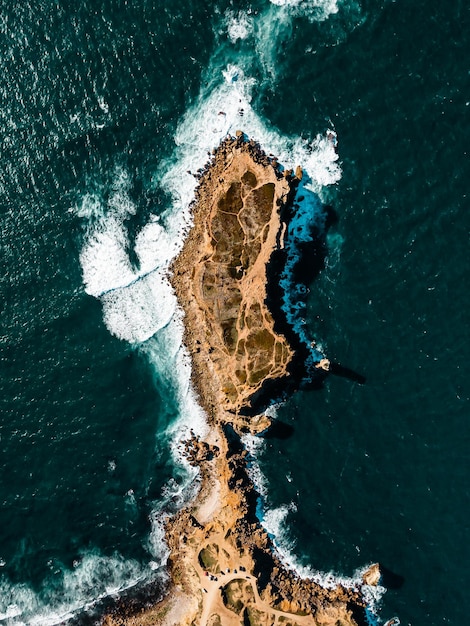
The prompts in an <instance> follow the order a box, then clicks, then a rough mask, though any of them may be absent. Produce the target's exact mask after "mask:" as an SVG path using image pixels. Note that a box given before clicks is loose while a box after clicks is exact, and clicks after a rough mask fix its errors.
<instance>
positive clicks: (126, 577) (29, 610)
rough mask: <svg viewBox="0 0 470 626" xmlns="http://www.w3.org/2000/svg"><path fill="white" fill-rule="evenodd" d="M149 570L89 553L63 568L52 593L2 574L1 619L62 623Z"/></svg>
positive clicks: (9, 622)
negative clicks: (60, 579) (72, 565)
mask: <svg viewBox="0 0 470 626" xmlns="http://www.w3.org/2000/svg"><path fill="white" fill-rule="evenodd" d="M161 567H162V563H160V564H159V568H161ZM150 571H151V570H150V567H148V568H147V567H143V566H141V565H139V564H138V563H137V562H135V561H132V560H129V559H124V558H122V557H121V556H119V555H114V556H112V557H104V556H102V555H99V554H91V553H89V554H85V555H84V556H83V558H82V560H81V561H80V562H79V563H78V564H77V565H76V567H75V568H74V569H73V570H72V571H69V570H64V572H63V575H62V583H61V586H60V587H58V588H57V589H56V591H55V593H53V594H51V592H50V590H44V592H41V591H35V590H33V589H32V588H31V587H29V586H28V585H25V584H16V585H12V584H11V583H10V582H9V581H8V579H7V577H6V576H2V577H0V621H1V622H2V623H4V624H6V625H8V626H10V625H11V626H13V625H15V626H19V625H21V624H28V625H34V626H53V625H55V624H61V623H63V622H65V621H66V620H68V619H70V618H71V617H73V615H74V614H75V613H77V612H79V611H80V612H81V611H90V610H92V609H93V607H94V606H95V605H96V603H97V602H99V601H100V600H101V599H103V598H105V597H108V596H113V595H117V594H119V593H121V592H122V591H124V590H126V589H129V588H131V587H134V586H135V585H137V584H139V583H140V582H142V581H144V580H147V579H148V578H149V576H150ZM153 576H155V572H154V573H153Z"/></svg>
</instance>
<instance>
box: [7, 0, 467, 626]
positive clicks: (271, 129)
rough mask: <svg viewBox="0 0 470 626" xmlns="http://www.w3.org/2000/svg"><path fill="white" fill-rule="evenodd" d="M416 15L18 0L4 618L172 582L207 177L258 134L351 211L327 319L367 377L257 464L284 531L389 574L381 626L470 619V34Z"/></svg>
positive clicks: (294, 552)
mask: <svg viewBox="0 0 470 626" xmlns="http://www.w3.org/2000/svg"><path fill="white" fill-rule="evenodd" d="M408 4H409V3H408ZM408 4H407V5H404V4H403V3H398V2H392V1H384V2H381V3H372V2H370V1H366V0H363V1H360V0H272V1H271V2H269V1H268V0H266V1H265V2H261V1H259V2H252V3H249V2H241V3H237V4H236V5H235V4H234V3H231V2H228V1H227V2H213V3H211V2H204V3H203V2H195V1H194V0H192V1H189V2H184V3H170V2H166V1H164V2H158V3H156V2H153V3H152V2H149V1H145V0H144V1H140V2H125V3H124V2H120V1H118V0H107V1H106V2H99V3H98V2H95V1H88V2H85V1H84V2H78V3H69V2H57V3H47V2H30V1H28V2H21V3H20V2H17V3H3V7H2V11H1V13H0V33H1V37H0V51H1V55H0V64H1V72H0V94H1V99H2V105H1V107H0V142H1V165H2V167H1V168H0V207H1V208H0V220H1V231H0V249H1V253H2V272H1V281H0V296H1V301H2V303H3V306H2V324H1V331H0V338H1V343H0V358H1V370H0V407H1V412H0V451H1V456H0V474H1V480H0V501H1V503H2V506H1V508H0V529H1V530H0V559H1V560H0V565H1V568H0V621H2V622H4V623H6V624H20V623H27V624H33V623H34V624H53V623H59V622H61V621H64V620H66V619H67V618H68V617H70V616H71V615H73V614H76V615H77V614H78V615H80V614H81V613H82V612H83V610H86V611H92V610H93V608H94V607H95V606H97V605H96V603H97V601H98V600H99V599H102V598H106V597H107V596H109V595H110V594H114V593H116V592H117V591H119V590H123V589H125V588H126V587H129V586H131V587H132V586H135V587H139V586H142V584H144V583H145V582H148V581H149V580H153V579H155V578H156V579H157V580H158V581H161V582H162V584H163V583H164V581H165V568H164V563H165V558H166V552H165V546H164V544H163V542H162V527H161V521H162V519H163V515H164V513H165V512H166V511H172V510H174V509H175V507H178V506H180V505H181V503H183V502H184V501H185V500H186V499H187V498H189V497H190V496H191V494H192V493H194V490H195V488H196V486H197V478H195V477H194V475H193V474H192V473H191V471H190V469H188V468H187V467H185V466H184V465H183V464H182V462H181V459H180V456H179V450H178V441H179V440H180V439H181V437H184V434H185V432H187V429H188V428H189V427H193V428H194V429H195V430H196V431H197V432H200V433H203V432H204V430H205V428H206V426H205V421H204V417H203V415H202V414H201V411H200V410H199V408H198V406H197V402H196V400H195V398H194V396H193V394H192V392H191V390H190V389H189V385H188V380H189V363H188V360H187V356H186V354H185V352H184V350H183V349H182V347H181V336H182V335H181V333H182V321H181V316H180V313H179V311H178V309H177V308H176V302H175V298H174V295H173V294H172V292H171V289H170V288H169V285H168V283H167V280H166V270H167V268H168V264H169V263H170V261H171V259H172V258H173V257H174V255H175V254H177V252H178V250H179V249H180V248H181V245H182V241H183V238H184V235H185V233H186V232H187V229H188V227H189V225H190V214H189V210H188V207H189V204H190V202H191V199H192V194H193V191H194V187H195V183H196V181H195V179H194V177H192V176H191V175H190V174H188V173H187V172H188V170H189V171H192V172H194V171H197V169H198V168H199V167H202V166H203V165H204V163H205V161H206V159H207V152H208V151H210V150H211V149H212V147H214V146H215V145H217V143H218V142H219V141H220V139H221V138H222V137H223V136H225V134H226V133H228V132H232V133H234V132H235V130H236V129H238V128H243V129H244V130H245V132H247V134H248V135H250V136H253V137H255V139H257V140H258V141H260V142H261V144H262V145H263V147H264V148H265V149H266V151H267V152H272V153H275V154H276V155H278V156H279V158H280V161H281V162H282V163H283V164H284V165H285V166H286V167H292V166H295V165H297V164H299V163H300V164H301V165H302V166H303V167H304V170H305V172H306V175H307V179H308V184H309V189H310V191H311V192H312V193H314V194H316V195H317V197H318V199H319V200H321V201H322V202H323V203H324V204H328V205H330V206H331V207H332V209H333V211H334V215H335V216H336V219H335V220H332V222H333V223H332V226H331V227H330V229H329V231H328V234H327V249H328V256H327V258H326V267H325V269H324V270H323V271H322V272H321V273H320V274H319V275H318V277H317V278H316V279H315V281H314V282H313V284H311V285H310V293H309V295H308V299H307V303H306V308H305V310H304V311H303V313H302V317H303V319H304V320H305V332H306V334H307V335H308V336H311V338H312V339H315V340H316V342H317V346H318V347H320V348H321V349H322V350H323V351H324V352H325V353H326V354H327V355H328V356H329V357H330V358H331V359H332V360H333V361H335V362H337V363H339V364H341V365H342V366H344V367H345V368H349V369H351V370H353V371H354V372H357V373H359V374H361V375H363V376H365V377H366V383H365V384H364V385H358V384H357V383H355V382H354V381H352V380H350V379H348V378H344V377H338V376H332V377H330V378H329V379H328V380H327V381H326V383H325V385H324V388H323V389H321V390H319V391H312V390H303V391H301V392H299V393H297V394H296V395H295V396H293V397H292V398H290V399H289V400H288V401H287V402H286V403H285V404H284V405H282V406H280V407H278V408H277V416H278V418H279V419H280V420H281V421H283V422H285V423H288V424H289V425H291V426H293V427H294V431H293V434H292V435H291V436H290V437H288V438H287V439H276V438H270V439H266V440H263V441H258V442H252V443H251V445H252V446H253V449H254V450H256V452H255V455H256V459H257V461H256V463H255V467H256V471H257V480H258V484H259V487H260V490H261V491H262V492H263V499H264V523H265V525H266V526H267V528H268V530H269V531H270V532H272V533H273V534H274V535H275V537H276V540H277V543H278V546H279V549H280V551H281V552H282V553H283V554H284V555H285V558H286V559H287V560H289V561H290V562H292V563H295V564H296V565H297V566H298V567H299V568H301V567H302V568H306V569H307V570H308V568H312V569H314V570H315V571H317V570H318V571H319V572H321V573H322V574H321V576H323V579H325V577H326V575H327V574H328V573H329V572H333V573H334V574H335V575H337V576H347V577H352V576H354V575H355V572H356V570H358V569H360V568H362V567H364V566H366V565H368V564H370V563H371V562H374V561H380V563H382V564H383V565H384V566H385V568H387V572H388V582H389V585H390V588H389V590H388V591H387V592H386V593H385V595H384V596H383V597H382V599H381V600H380V602H379V603H378V604H377V605H375V608H377V610H378V611H379V613H378V615H379V622H381V621H384V620H385V619H387V618H388V617H390V616H391V615H398V616H400V619H401V621H402V623H404V624H414V625H418V624H430V625H436V626H437V625H440V624H461V623H464V622H465V614H464V611H465V605H466V602H465V600H466V587H467V586H468V583H469V582H470V581H469V578H468V567H467V563H468V561H469V559H470V554H469V552H468V541H467V539H468V519H469V490H468V469H467V468H468V449H469V443H470V441H469V430H468V425H467V419H466V418H467V416H468V402H469V390H468V365H467V363H468V356H469V355H468V345H469V332H468V328H469V327H468V321H467V311H468V309H469V305H470V303H469V296H468V294H467V290H466V286H467V284H468V277H469V275H468V262H467V256H468V235H469V223H470V222H469V217H468V210H467V209H468V206H467V205H468V201H467V187H468V184H467V181H468V179H469V174H470V172H469V166H468V158H467V138H468V130H467V129H468V123H467V120H468V112H469V98H470V95H469V93H470V92H469V90H468V86H469V81H468V67H467V59H468V57H469V44H468V32H469V26H470V24H469V10H468V7H467V6H466V5H465V3H463V2H459V1H458V0H456V1H455V2H451V3H444V4H443V3H438V2H435V1H433V2H430V3H429V2H428V3H427V4H426V6H425V7H423V6H420V7H418V6H416V7H410V6H408ZM327 129H333V130H334V131H335V132H336V133H337V138H338V155H336V153H335V151H334V150H333V146H332V145H331V142H329V141H328V140H327V138H326V131H327ZM338 157H339V158H338ZM312 219H313V218H312ZM302 262H303V263H305V264H309V263H312V262H313V260H312V259H309V258H308V257H307V258H305V259H304V260H303V261H302Z"/></svg>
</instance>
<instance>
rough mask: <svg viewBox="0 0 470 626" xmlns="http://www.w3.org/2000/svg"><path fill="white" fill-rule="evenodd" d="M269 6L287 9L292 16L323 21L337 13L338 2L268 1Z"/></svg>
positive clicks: (307, 0) (320, 0)
mask: <svg viewBox="0 0 470 626" xmlns="http://www.w3.org/2000/svg"><path fill="white" fill-rule="evenodd" d="M270 2H271V4H274V5H276V6H278V7H285V8H287V9H289V10H290V11H291V12H292V14H293V15H296V16H303V17H307V18H309V19H312V20H316V21H319V22H321V21H324V20H326V19H328V17H329V16H330V15H334V14H335V13H338V11H339V6H338V0H270Z"/></svg>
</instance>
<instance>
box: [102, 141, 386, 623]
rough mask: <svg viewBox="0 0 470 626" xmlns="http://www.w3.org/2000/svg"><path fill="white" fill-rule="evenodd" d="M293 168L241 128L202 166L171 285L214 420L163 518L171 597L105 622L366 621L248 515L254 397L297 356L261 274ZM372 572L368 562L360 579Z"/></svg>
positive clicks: (251, 511)
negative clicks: (191, 486) (290, 559)
mask: <svg viewBox="0 0 470 626" xmlns="http://www.w3.org/2000/svg"><path fill="white" fill-rule="evenodd" d="M301 176H302V170H301V169H300V168H297V171H296V172H295V174H294V173H293V172H290V171H288V172H282V171H280V168H279V167H278V166H277V162H276V160H275V159H274V158H270V157H268V156H267V155H266V154H265V153H264V152H263V151H262V150H261V148H260V146H259V145H257V144H256V143H255V142H254V141H248V140H247V139H246V137H245V136H244V135H243V133H242V132H240V131H239V132H237V137H228V138H227V139H226V140H225V141H224V142H223V143H222V144H221V145H220V147H219V148H218V149H217V150H215V151H214V153H213V155H212V159H211V161H210V163H209V164H208V166H207V167H206V168H205V169H204V171H202V172H200V173H199V174H198V177H199V185H198V188H197V191H196V198H195V201H194V203H193V207H192V208H193V220H194V225H193V227H192V229H191V231H190V233H189V235H188V237H187V239H186V241H185V244H184V247H183V250H182V251H181V253H180V255H179V256H178V258H177V259H176V260H175V262H174V264H173V267H172V284H173V286H174V289H175V291H176V294H177V297H178V301H179V303H180V305H181V307H182V308H183V310H184V315H185V317H184V320H185V335H184V341H185V345H186V346H187V348H188V350H189V352H190V355H191V358H192V365H193V369H192V376H193V385H194V388H195V390H196V392H197V394H198V396H199V400H200V403H201V405H202V407H203V408H204V409H205V411H206V413H207V418H208V421H209V425H210V431H209V434H208V436H207V440H206V441H201V440H200V439H199V438H197V437H196V436H194V435H192V437H191V439H190V440H189V441H188V442H186V445H185V451H186V455H187V458H188V460H189V462H190V463H191V464H192V465H196V466H197V467H198V468H199V469H200V473H201V489H200V492H199V495H198V496H197V498H196V500H195V501H194V502H192V503H191V504H190V505H188V507H187V508H185V509H184V510H182V511H180V512H179V513H178V514H177V515H176V516H175V517H173V518H171V519H170V520H169V521H168V523H167V543H168V547H169V551H170V555H169V561H168V565H169V571H170V576H171V582H172V584H171V588H170V590H169V594H168V596H167V597H166V598H165V599H164V600H163V601H162V602H161V603H159V604H157V605H156V606H153V607H150V608H148V609H146V610H145V611H143V612H141V613H139V614H138V615H134V616H132V615H127V616H126V617H123V616H119V615H114V616H108V617H107V618H106V619H105V623H106V624H107V625H108V626H111V625H113V624H123V623H126V624H135V625H137V624H161V625H166V626H176V625H177V626H190V625H191V626H245V625H251V626H261V625H272V624H275V625H276V626H277V625H278V626H281V625H282V626H309V625H310V626H320V625H324V626H328V625H331V626H333V625H334V626H353V625H355V624H358V623H361V622H362V621H363V620H364V607H365V602H364V598H363V595H362V590H361V585H358V586H357V587H356V588H348V589H347V588H344V587H342V586H340V585H339V586H337V587H336V588H334V589H329V590H327V589H325V588H323V587H321V586H319V585H318V584H316V583H315V582H313V581H312V580H308V579H303V578H300V577H299V576H298V575H297V574H296V573H295V572H293V571H290V570H289V569H287V568H286V567H285V566H284V565H283V564H282V563H281V561H280V560H279V558H278V557H277V555H276V550H275V548H274V546H273V544H272V541H271V538H270V537H269V536H268V534H267V533H266V531H265V530H264V529H263V527H262V526H261V524H260V522H259V520H258V518H257V516H256V505H257V499H258V494H257V493H256V490H255V488H254V486H253V483H252V481H251V480H250V477H249V474H248V469H247V462H246V461H247V459H246V456H247V454H246V451H245V450H244V448H243V445H242V442H241V435H242V433H245V432H251V433H259V432H261V431H263V430H265V429H266V428H267V427H269V425H270V420H269V418H268V417H267V416H266V415H264V413H262V412H261V413H260V414H256V411H254V410H253V406H254V404H253V399H255V398H257V397H259V395H260V394H262V393H263V389H265V388H266V385H267V383H269V382H270V381H271V386H272V383H273V382H274V381H282V380H284V379H288V378H289V376H290V375H291V371H290V365H291V363H292V362H293V359H294V358H295V349H294V348H293V347H292V345H291V344H290V343H289V341H288V340H287V338H286V336H285V335H284V334H282V333H281V332H279V330H278V326H279V325H278V324H277V320H276V319H275V317H274V313H273V310H272V308H270V307H269V306H268V304H267V281H268V267H269V263H270V259H271V256H272V254H273V252H274V251H275V250H282V248H283V246H284V235H285V230H286V227H285V223H283V222H282V219H281V212H282V209H283V207H285V206H286V205H287V204H288V203H289V202H291V200H292V195H293V193H294V192H295V188H296V185H297V184H298V181H299V180H300V178H301ZM319 367H320V368H323V369H327V368H328V362H327V361H326V362H324V363H320V364H319ZM268 386H269V385H268ZM371 578H373V576H372V572H369V579H366V578H364V584H371V583H370V579H371ZM376 578H377V577H376ZM373 584H377V583H376V582H375V583H373Z"/></svg>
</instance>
